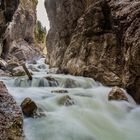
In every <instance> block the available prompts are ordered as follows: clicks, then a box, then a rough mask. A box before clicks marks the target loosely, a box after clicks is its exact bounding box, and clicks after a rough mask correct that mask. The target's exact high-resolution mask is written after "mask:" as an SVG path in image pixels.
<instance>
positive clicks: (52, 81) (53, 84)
mask: <svg viewBox="0 0 140 140" xmlns="http://www.w3.org/2000/svg"><path fill="white" fill-rule="evenodd" d="M45 79H46V80H47V81H48V84H49V86H50V87H57V86H58V85H59V83H58V81H57V80H56V79H55V78H53V77H45Z"/></svg>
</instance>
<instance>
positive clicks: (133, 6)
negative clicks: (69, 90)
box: [45, 0, 140, 103]
mask: <svg viewBox="0 0 140 140" xmlns="http://www.w3.org/2000/svg"><path fill="white" fill-rule="evenodd" d="M45 5H46V9H47V13H48V17H49V20H50V31H49V33H48V36H47V50H48V62H49V64H50V65H51V66H52V67H60V69H62V71H67V73H70V74H73V75H83V76H87V77H92V78H94V79H96V80H98V81H100V82H102V83H103V84H105V85H108V86H116V85H117V86H120V87H123V88H125V89H126V90H127V91H128V93H129V94H130V95H131V96H132V97H133V98H134V99H135V100H136V101H137V103H140V88H139V85H140V78H139V76H140V75H139V72H140V8H139V7H140V1H139V0H119V1H116V0H115V1H114V0H77V1H74V0H59V1H56V0H46V2H45Z"/></svg>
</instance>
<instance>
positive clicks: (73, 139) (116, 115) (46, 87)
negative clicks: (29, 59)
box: [2, 59, 140, 140]
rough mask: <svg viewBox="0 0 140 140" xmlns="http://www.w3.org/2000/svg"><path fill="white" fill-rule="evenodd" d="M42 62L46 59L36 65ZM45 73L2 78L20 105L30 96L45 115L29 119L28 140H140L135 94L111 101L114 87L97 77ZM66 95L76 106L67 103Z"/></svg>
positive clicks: (27, 125) (139, 109)
mask: <svg viewBox="0 0 140 140" xmlns="http://www.w3.org/2000/svg"><path fill="white" fill-rule="evenodd" d="M42 64H44V62H43V59H41V60H39V61H38V62H37V64H34V65H33V66H34V67H35V68H36V67H38V66H39V65H42ZM46 68H47V70H46V69H43V71H44V73H45V70H46V71H49V70H48V66H47V65H46ZM41 72H42V69H39V72H38V73H41ZM44 73H43V74H44ZM43 74H39V75H37V73H35V75H34V78H33V81H32V82H31V81H29V80H28V79H27V78H26V77H21V78H18V79H13V78H4V79H2V80H3V81H5V83H6V85H7V87H8V89H9V91H10V93H11V94H12V95H13V97H14V98H15V99H16V101H17V102H18V103H19V104H20V103H21V102H22V101H23V99H24V98H26V97H30V98H31V99H32V100H34V101H35V102H36V103H37V106H38V107H39V108H41V110H42V112H43V114H44V116H42V117H40V118H36V119H34V118H25V120H24V130H25V135H26V139H27V140H48V139H49V140H140V135H139V130H140V107H139V106H137V105H135V103H134V101H133V99H132V98H131V97H129V102H126V101H108V93H109V91H110V90H111V88H109V87H105V86H103V85H101V84H100V83H98V82H96V81H94V80H93V79H90V78H84V77H76V76H71V75H62V74H59V75H57V74H46V73H45V75H43ZM45 77H49V78H45ZM50 80H51V84H52V83H53V84H52V85H53V86H50V83H49V81H50ZM56 81H57V82H56ZM54 83H55V84H54ZM61 91H63V93H61ZM66 96H67V97H68V98H69V99H72V103H74V104H73V105H72V104H71V105H70V106H65V105H63V103H62V101H63V99H64V97H66Z"/></svg>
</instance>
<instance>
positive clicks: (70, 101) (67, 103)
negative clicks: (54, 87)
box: [58, 95, 75, 106]
mask: <svg viewBox="0 0 140 140" xmlns="http://www.w3.org/2000/svg"><path fill="white" fill-rule="evenodd" d="M58 103H59V104H60V105H64V106H71V105H74V104H75V101H74V99H73V98H71V97H70V96H69V95H66V96H63V97H62V98H60V99H59V101H58Z"/></svg>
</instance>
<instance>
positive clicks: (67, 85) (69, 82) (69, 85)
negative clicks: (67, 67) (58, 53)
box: [64, 79, 80, 88]
mask: <svg viewBox="0 0 140 140" xmlns="http://www.w3.org/2000/svg"><path fill="white" fill-rule="evenodd" d="M64 87H65V88H75V87H80V84H79V83H78V82H77V81H75V80H73V79H66V81H65V83H64Z"/></svg>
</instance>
